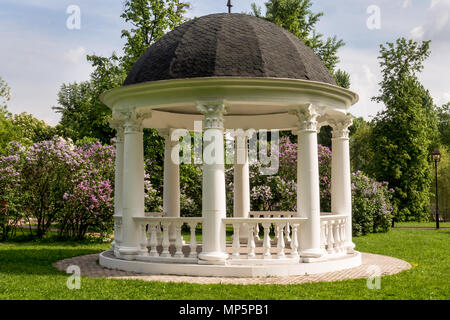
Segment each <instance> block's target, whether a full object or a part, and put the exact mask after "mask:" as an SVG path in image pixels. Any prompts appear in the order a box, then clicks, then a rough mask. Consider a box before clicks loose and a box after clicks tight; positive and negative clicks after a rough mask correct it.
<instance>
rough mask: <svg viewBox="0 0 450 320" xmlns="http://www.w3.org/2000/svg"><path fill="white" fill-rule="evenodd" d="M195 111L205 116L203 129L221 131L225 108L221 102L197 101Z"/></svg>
mask: <svg viewBox="0 0 450 320" xmlns="http://www.w3.org/2000/svg"><path fill="white" fill-rule="evenodd" d="M197 109H198V110H199V111H200V112H201V113H202V114H203V115H204V116H205V129H223V115H224V114H226V107H225V104H224V102H223V101H205V102H202V101H199V102H197Z"/></svg>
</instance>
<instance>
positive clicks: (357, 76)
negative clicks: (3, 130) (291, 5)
mask: <svg viewBox="0 0 450 320" xmlns="http://www.w3.org/2000/svg"><path fill="white" fill-rule="evenodd" d="M226 2H227V1H226V0H214V1H211V0H191V1H190V3H191V5H192V9H191V10H189V13H188V16H189V17H191V18H192V17H195V16H202V15H205V14H209V13H216V12H225V11H226V10H227V7H226ZM252 2H255V3H256V4H258V5H260V6H262V7H263V8H264V2H265V0H254V1H252V0H233V4H234V8H233V12H249V11H250V4H251V3H252ZM313 2H314V6H313V10H314V11H315V12H319V11H322V12H324V16H323V17H322V19H321V21H320V23H319V24H318V31H319V32H320V33H322V34H324V35H325V36H332V35H337V36H338V37H339V38H342V39H343V40H344V41H345V42H346V46H345V47H344V48H342V49H341V50H340V52H339V56H340V58H341V63H340V65H339V67H340V68H342V69H344V70H346V71H348V72H349V73H350V74H351V78H352V79H351V80H352V90H354V91H355V92H357V93H358V94H359V95H360V102H359V103H358V104H357V105H355V106H354V107H352V109H351V112H352V113H353V114H354V115H356V116H364V117H365V118H366V119H370V116H374V115H375V114H376V112H377V111H379V110H381V109H382V107H383V106H382V105H377V104H375V103H374V102H371V101H370V97H372V96H374V95H376V94H377V90H378V86H377V83H378V82H379V80H380V74H379V67H378V61H377V56H378V49H379V45H380V44H381V43H385V42H386V41H395V39H396V38H398V37H401V36H404V37H407V38H413V39H415V40H428V39H431V40H432V45H431V49H432V55H431V57H430V58H429V59H428V60H427V62H426V63H425V70H424V72H423V73H422V75H421V80H422V82H423V84H424V86H425V87H426V88H428V89H429V90H430V92H431V94H432V96H433V98H434V100H435V103H437V104H439V105H440V104H443V103H446V102H448V101H450V60H449V59H448V53H449V52H450V36H449V34H450V0H338V1H337V0H313ZM70 5H77V6H79V7H80V9H81V29H80V30H69V29H68V28H67V27H66V20H67V18H68V17H69V15H68V14H67V13H66V10H67V8H68V6H70ZM372 5H375V6H377V7H378V8H379V9H380V18H381V19H380V22H381V26H380V27H381V28H380V29H372V30H371V29H369V28H368V27H367V20H368V18H369V16H370V14H368V13H367V8H368V7H369V6H372ZM122 9H123V4H122V0H95V1H92V0H2V1H1V3H0V76H1V77H2V78H3V79H5V80H6V81H7V82H8V83H9V85H10V86H11V89H12V100H11V101H10V102H9V103H8V107H9V110H10V111H11V112H13V113H20V112H23V111H26V112H28V113H32V114H34V115H35V116H36V117H38V118H40V119H43V120H45V121H46V122H48V123H50V124H52V125H54V124H56V123H57V122H58V120H59V116H58V115H57V114H55V113H54V112H53V110H52V109H51V107H52V106H54V105H56V100H57V92H58V90H59V87H60V86H61V84H62V83H67V82H74V81H83V80H87V79H88V78H89V74H90V72H91V67H90V65H89V63H87V61H86V59H85V56H86V54H92V53H95V54H100V55H105V56H109V55H110V54H111V53H112V52H113V51H116V52H120V48H121V47H122V45H123V41H122V39H120V31H121V30H122V29H123V28H126V27H127V26H126V25H125V24H124V23H123V21H122V19H121V18H120V14H121V12H122Z"/></svg>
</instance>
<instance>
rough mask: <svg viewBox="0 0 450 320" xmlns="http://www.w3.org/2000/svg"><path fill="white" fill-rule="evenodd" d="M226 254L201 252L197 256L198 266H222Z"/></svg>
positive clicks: (226, 257) (226, 256)
mask: <svg viewBox="0 0 450 320" xmlns="http://www.w3.org/2000/svg"><path fill="white" fill-rule="evenodd" d="M227 259H228V254H227V253H224V252H202V253H200V254H199V255H198V264H219V265H224V264H225V261H226V260H227Z"/></svg>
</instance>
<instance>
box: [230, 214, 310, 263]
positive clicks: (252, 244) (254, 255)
mask: <svg viewBox="0 0 450 320" xmlns="http://www.w3.org/2000/svg"><path fill="white" fill-rule="evenodd" d="M250 214H251V215H254V216H256V215H258V214H259V213H258V214H255V213H250ZM289 214H290V213H289ZM262 215H266V216H268V215H269V214H268V213H267V214H266V213H264V214H262ZM271 215H274V214H271ZM275 215H278V217H274V218H272V217H271V218H265V217H264V218H261V217H252V218H226V219H222V221H223V222H224V224H225V225H232V226H233V241H232V244H231V247H232V252H233V253H232V255H231V259H232V261H237V260H239V261H242V260H247V261H248V260H251V261H260V263H263V261H265V262H266V263H272V262H273V263H276V261H272V260H271V259H272V258H273V257H275V258H276V260H283V261H285V260H286V259H289V260H291V261H297V262H298V259H299V253H298V248H299V243H298V232H299V226H300V224H301V223H302V222H304V221H305V220H306V218H299V217H288V218H286V217H279V214H277V213H275ZM244 224H245V225H247V226H248V240H247V242H245V240H244V241H243V242H241V239H240V237H239V232H240V230H241V228H242V226H243V225H244ZM288 224H289V227H288ZM259 225H261V226H262V229H263V230H264V238H263V240H262V243H258V246H257V245H256V241H257V237H256V235H255V233H256V230H257V226H259ZM271 227H273V230H274V231H275V235H274V237H273V239H271V236H270V230H271ZM286 230H288V231H289V232H292V238H291V241H290V243H288V244H286V242H287V241H286V237H285V235H284V233H285V232H287V231H286ZM272 242H273V243H274V246H276V250H275V252H274V253H275V255H274V256H273V253H272V252H271V248H272ZM287 245H288V247H289V249H290V253H289V252H288V253H286V247H287ZM258 247H259V248H261V247H262V250H261V249H259V251H258V252H257V251H256V249H257V248H258ZM241 252H247V255H246V256H245V255H243V254H241ZM269 260H270V261H269ZM271 261H272V262H271Z"/></svg>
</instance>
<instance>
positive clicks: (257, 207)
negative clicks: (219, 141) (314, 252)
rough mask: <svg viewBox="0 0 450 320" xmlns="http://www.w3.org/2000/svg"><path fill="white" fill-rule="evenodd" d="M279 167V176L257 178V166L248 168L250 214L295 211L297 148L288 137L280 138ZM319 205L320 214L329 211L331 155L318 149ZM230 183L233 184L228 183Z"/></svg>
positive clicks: (258, 169)
mask: <svg viewBox="0 0 450 320" xmlns="http://www.w3.org/2000/svg"><path fill="white" fill-rule="evenodd" d="M279 154H280V158H279V161H280V167H279V170H278V174H277V175H274V176H264V175H261V174H260V168H261V165H260V163H254V164H251V165H250V186H251V187H250V199H251V208H252V210H253V211H269V210H272V211H276V210H280V211H296V210H297V144H296V143H293V142H291V140H290V139H289V137H282V138H280V150H279ZM318 154H319V175H320V205H321V210H322V211H323V212H327V211H330V202H331V194H330V181H331V151H330V149H328V148H327V147H324V146H320V145H319V149H318ZM231 181H232V180H231Z"/></svg>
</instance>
